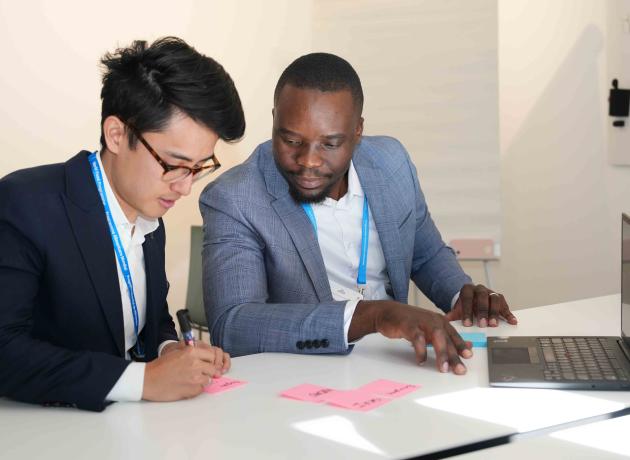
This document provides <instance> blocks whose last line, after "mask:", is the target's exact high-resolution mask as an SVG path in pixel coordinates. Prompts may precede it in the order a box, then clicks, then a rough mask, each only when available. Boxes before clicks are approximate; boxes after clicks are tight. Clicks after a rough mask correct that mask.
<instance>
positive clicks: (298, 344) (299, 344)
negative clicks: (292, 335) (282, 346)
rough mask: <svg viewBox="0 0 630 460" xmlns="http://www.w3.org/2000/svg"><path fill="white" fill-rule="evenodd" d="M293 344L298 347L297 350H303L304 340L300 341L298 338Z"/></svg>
mask: <svg viewBox="0 0 630 460" xmlns="http://www.w3.org/2000/svg"><path fill="white" fill-rule="evenodd" d="M295 346H296V347H298V349H299V350H303V349H304V342H302V341H301V340H298V341H297V342H295Z"/></svg>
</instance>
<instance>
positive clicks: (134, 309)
mask: <svg viewBox="0 0 630 460" xmlns="http://www.w3.org/2000/svg"><path fill="white" fill-rule="evenodd" d="M88 159H89V160H90V166H91V167H92V175H93V176H94V182H96V188H97V189H98V194H99V195H100V196H101V201H102V202H103V207H104V208H105V215H106V216H107V224H108V226H109V233H110V235H111V236H112V243H113V244H114V252H115V253H116V258H117V259H118V265H120V271H121V272H122V274H123V278H124V279H125V284H126V285H127V293H128V294H129V300H130V302H131V313H132V316H133V330H134V332H135V333H136V349H135V355H136V357H138V358H144V350H143V349H142V345H141V344H140V338H139V337H138V324H139V322H140V320H139V317H138V305H137V304H136V296H135V295H134V293H133V280H132V279H131V272H130V271H129V262H128V261H127V255H126V254H125V250H124V249H123V245H122V242H121V240H120V235H119V234H118V229H117V228H116V225H115V224H114V218H113V217H112V212H111V210H110V208H109V203H108V202H107V195H106V194H105V184H104V183H103V175H102V174H101V168H100V167H99V165H98V160H97V159H96V152H94V153H92V154H90V156H89V157H88Z"/></svg>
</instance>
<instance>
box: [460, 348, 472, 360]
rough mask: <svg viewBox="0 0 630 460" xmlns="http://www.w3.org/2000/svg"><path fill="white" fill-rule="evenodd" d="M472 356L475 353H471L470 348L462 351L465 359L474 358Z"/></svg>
mask: <svg viewBox="0 0 630 460" xmlns="http://www.w3.org/2000/svg"><path fill="white" fill-rule="evenodd" d="M472 355H473V352H472V351H470V350H469V349H468V348H466V349H465V350H464V351H462V356H463V357H464V358H470V357H472Z"/></svg>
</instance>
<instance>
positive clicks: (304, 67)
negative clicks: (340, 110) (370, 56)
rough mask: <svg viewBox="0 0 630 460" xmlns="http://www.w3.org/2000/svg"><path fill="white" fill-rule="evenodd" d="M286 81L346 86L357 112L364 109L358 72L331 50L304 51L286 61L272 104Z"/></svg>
mask: <svg viewBox="0 0 630 460" xmlns="http://www.w3.org/2000/svg"><path fill="white" fill-rule="evenodd" d="M286 85H292V86H295V87H296V88H302V89H317V90H319V91H325V92H327V91H342V90H349V91H350V93H351V94H352V100H353V101H354V104H355V108H356V109H357V110H358V112H359V114H360V113H361V112H362V111H363V88H362V87H361V80H360V79H359V75H357V73H356V71H355V70H354V69H353V68H352V66H351V65H350V63H349V62H348V61H346V60H345V59H342V58H340V57H339V56H336V55H334V54H329V53H311V54H306V55H304V56H301V57H299V58H297V59H296V60H295V61H293V62H292V63H291V64H289V67H287V68H286V69H285V70H284V72H282V75H280V79H279V80H278V83H277V84H276V89H275V91H274V93H273V101H274V104H276V103H277V102H278V96H279V95H280V91H282V88H284V87H285V86H286Z"/></svg>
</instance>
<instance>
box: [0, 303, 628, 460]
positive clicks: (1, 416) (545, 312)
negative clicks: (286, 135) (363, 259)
mask: <svg viewBox="0 0 630 460" xmlns="http://www.w3.org/2000/svg"><path fill="white" fill-rule="evenodd" d="M516 314H517V317H518V319H519V325H518V326H516V327H512V326H508V325H507V324H502V325H501V326H499V327H498V328H488V329H485V330H482V329H478V328H476V327H473V328H465V331H466V332H479V331H483V332H487V333H488V335H508V334H509V335H546V334H549V335H553V334H563V335H568V334H575V335H580V334H581V335H619V332H620V331H619V325H620V319H619V295H613V296H606V297H599V298H595V299H587V300H581V301H576V302H569V303H564V304H557V305H550V306H545V307H538V308H532V309H525V310H518V311H517V312H516ZM458 328H459V329H460V330H464V328H461V327H458ZM474 351H475V356H474V357H473V358H472V359H470V360H466V364H467V365H468V373H467V374H466V375H465V376H455V375H453V374H441V373H438V372H437V370H436V369H435V363H434V360H433V359H431V358H430V359H429V362H428V363H427V364H425V365H424V366H422V367H419V366H417V365H415V364H414V356H413V352H412V349H411V347H410V346H409V345H408V343H407V342H405V341H402V340H400V341H393V340H387V339H385V338H383V337H381V336H378V335H372V336H369V337H366V338H364V339H363V340H361V341H360V342H359V343H358V344H357V345H356V347H355V350H354V351H353V352H352V353H351V354H350V355H349V356H333V355H322V356H301V355H291V354H272V353H268V354H259V355H251V356H244V357H240V358H235V359H234V360H233V365H232V370H231V372H230V373H229V376H230V377H233V378H236V379H240V380H245V381H247V382H248V384H247V385H245V386H243V387H240V388H235V389H233V390H230V391H226V392H224V393H221V394H216V395H207V394H202V395H200V396H199V397H197V398H195V399H192V400H189V401H180V402H175V403H147V402H139V403H117V404H114V405H112V406H110V407H109V408H107V409H106V410H105V412H103V413H90V412H83V411H79V410H76V409H63V408H43V407H40V406H36V405H29V404H22V403H17V402H13V401H9V400H6V399H0V457H2V458H38V457H41V456H42V455H43V456H45V457H46V458H50V459H57V458H58V459H64V460H66V459H69V458H78V457H85V456H89V457H90V458H92V459H101V458H134V459H137V460H139V459H157V458H160V459H161V458H177V459H180V458H181V459H186V458H190V459H197V458H199V459H204V460H205V459H208V458H220V459H232V458H274V459H277V458H305V459H311V458H312V459H317V460H321V459H323V458H344V459H354V458H404V457H412V456H418V455H424V454H428V453H433V452H439V451H442V450H445V449H451V448H457V447H461V446H465V445H467V444H471V443H476V442H480V441H484V440H491V439H496V438H499V437H503V436H509V435H514V434H515V433H526V432H530V431H532V430H538V429H541V428H547V427H550V426H555V425H558V424H561V423H565V422H571V421H576V420H580V419H584V418H587V417H592V416H597V415H601V414H606V413H610V412H613V411H615V410H619V409H622V408H625V407H630V392H577V391H557V390H555V391H554V390H525V389H500V388H489V387H488V375H487V355H486V349H485V348H475V350H474ZM379 378H388V379H392V380H396V381H400V382H405V383H415V384H420V385H422V388H420V389H419V390H418V391H416V392H414V393H411V394H409V395H407V396H405V397H403V398H400V399H397V400H394V401H393V402H391V403H389V404H387V405H385V406H382V407H380V408H377V409H375V410H373V411H371V412H367V413H360V412H353V411H348V410H344V409H341V408H335V407H331V406H327V405H315V404H309V403H305V402H299V401H293V400H289V399H285V398H281V397H279V396H278V394H279V393H280V392H282V391H284V390H286V389H288V388H290V387H293V386H295V385H298V384H301V383H313V384H318V385H324V386H328V387H333V388H337V389H351V388H356V387H359V386H361V385H364V384H366V383H368V382H371V381H372V380H375V379H379Z"/></svg>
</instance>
